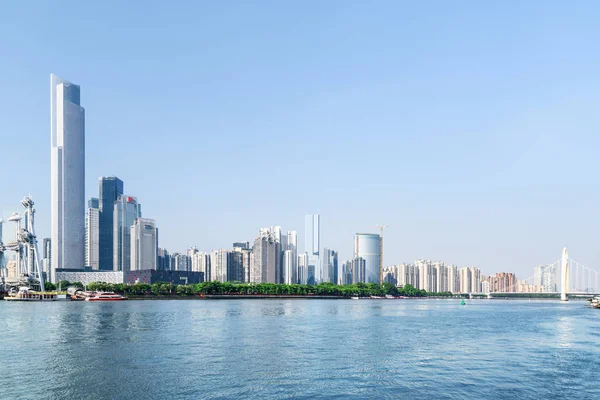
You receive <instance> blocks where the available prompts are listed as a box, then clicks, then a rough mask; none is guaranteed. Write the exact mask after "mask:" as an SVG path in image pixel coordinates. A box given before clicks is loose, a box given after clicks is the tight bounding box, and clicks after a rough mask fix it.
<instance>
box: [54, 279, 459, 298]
mask: <svg viewBox="0 0 600 400" xmlns="http://www.w3.org/2000/svg"><path fill="white" fill-rule="evenodd" d="M56 286H57V285H53V284H51V283H48V284H47V290H55V289H56ZM69 286H78V287H81V288H83V285H82V284H81V283H80V282H68V281H61V282H60V287H61V288H62V289H63V290H66V288H67V287H69ZM87 289H88V290H95V291H107V292H115V293H121V294H124V295H154V296H169V295H178V296H194V295H299V296H311V295H313V296H343V297H351V296H359V297H369V296H385V295H392V296H405V297H425V296H430V295H434V296H451V295H452V294H451V293H427V292H425V291H424V290H419V289H416V288H415V287H413V286H411V285H405V286H404V287H400V288H399V287H396V286H395V285H393V284H391V283H387V282H386V283H384V284H383V285H378V284H376V283H356V284H351V285H334V284H332V283H321V284H318V285H286V284H277V283H256V284H255V283H237V282H218V281H212V282H203V283H198V284H190V285H174V284H172V283H168V282H157V283H154V284H152V285H149V284H145V283H136V284H124V283H116V284H113V283H105V282H92V283H90V284H88V285H87Z"/></svg>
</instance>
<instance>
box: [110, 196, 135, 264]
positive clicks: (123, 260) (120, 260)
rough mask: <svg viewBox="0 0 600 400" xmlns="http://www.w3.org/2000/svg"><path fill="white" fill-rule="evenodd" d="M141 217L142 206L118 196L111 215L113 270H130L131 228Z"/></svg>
mask: <svg viewBox="0 0 600 400" xmlns="http://www.w3.org/2000/svg"><path fill="white" fill-rule="evenodd" d="M141 217H142V206H141V205H140V204H139V203H138V201H137V198H135V197H133V196H125V195H123V196H119V197H118V198H117V201H115V205H114V214H113V252H114V255H113V270H114V271H124V272H129V271H130V270H131V227H132V226H133V224H134V222H135V219H136V218H141Z"/></svg>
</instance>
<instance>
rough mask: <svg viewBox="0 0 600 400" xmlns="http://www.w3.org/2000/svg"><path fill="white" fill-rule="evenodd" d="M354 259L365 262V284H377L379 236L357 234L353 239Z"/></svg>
mask: <svg viewBox="0 0 600 400" xmlns="http://www.w3.org/2000/svg"><path fill="white" fill-rule="evenodd" d="M354 257H360V258H362V259H363V260H365V282H366V283H381V282H379V235H377V234H374V233H357V234H356V236H355V238H354Z"/></svg>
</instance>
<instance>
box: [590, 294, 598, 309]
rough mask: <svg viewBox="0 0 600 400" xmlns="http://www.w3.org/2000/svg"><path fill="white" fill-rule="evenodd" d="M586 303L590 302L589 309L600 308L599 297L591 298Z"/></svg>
mask: <svg viewBox="0 0 600 400" xmlns="http://www.w3.org/2000/svg"><path fill="white" fill-rule="evenodd" d="M588 301H589V302H590V305H589V307H591V308H600V296H595V297H592V298H591V299H589V300H588Z"/></svg>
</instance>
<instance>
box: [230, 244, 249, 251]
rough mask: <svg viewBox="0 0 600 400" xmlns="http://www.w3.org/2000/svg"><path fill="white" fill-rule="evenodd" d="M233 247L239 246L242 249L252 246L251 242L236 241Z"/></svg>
mask: <svg viewBox="0 0 600 400" xmlns="http://www.w3.org/2000/svg"><path fill="white" fill-rule="evenodd" d="M233 247H239V248H240V249H242V250H248V249H249V248H250V242H234V243H233Z"/></svg>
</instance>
